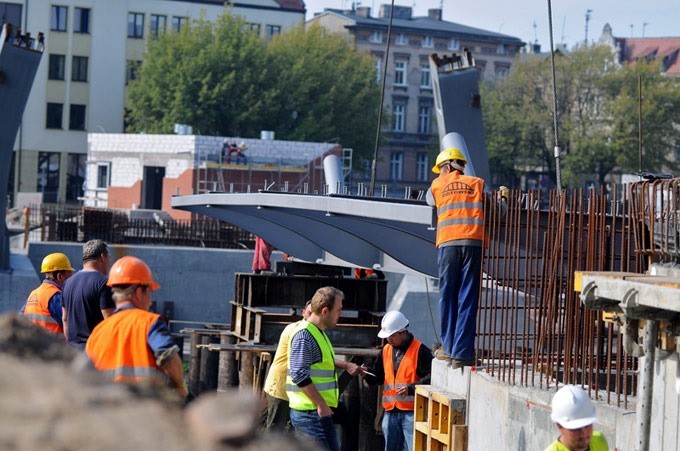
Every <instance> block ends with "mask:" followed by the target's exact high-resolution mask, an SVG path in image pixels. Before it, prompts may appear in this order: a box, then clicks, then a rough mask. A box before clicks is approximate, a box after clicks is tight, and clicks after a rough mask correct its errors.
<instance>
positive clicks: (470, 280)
mask: <svg viewBox="0 0 680 451" xmlns="http://www.w3.org/2000/svg"><path fill="white" fill-rule="evenodd" d="M437 258H438V262H439V309H440V312H441V335H442V347H443V348H444V351H445V352H446V353H447V354H448V355H450V356H451V358H454V359H459V360H474V359H475V330H476V326H477V304H478V302H479V289H480V273H481V269H482V268H481V264H482V248H481V247H479V246H442V247H440V248H439V250H438V255H437Z"/></svg>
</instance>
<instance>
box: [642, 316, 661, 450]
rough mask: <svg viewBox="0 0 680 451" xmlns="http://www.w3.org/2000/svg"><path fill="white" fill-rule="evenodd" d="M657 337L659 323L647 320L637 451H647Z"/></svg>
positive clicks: (643, 345)
mask: <svg viewBox="0 0 680 451" xmlns="http://www.w3.org/2000/svg"><path fill="white" fill-rule="evenodd" d="M658 335H659V322H658V321H654V320H648V321H647V322H646V323H645V329H644V343H643V344H642V348H643V350H644V352H645V357H644V360H643V366H642V372H641V374H642V377H641V379H642V380H641V381H640V386H641V390H640V411H639V413H638V414H639V420H638V446H637V451H649V433H650V430H651V423H652V392H653V391H654V360H655V358H654V357H655V353H656V340H657V338H658Z"/></svg>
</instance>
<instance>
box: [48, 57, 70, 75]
mask: <svg viewBox="0 0 680 451" xmlns="http://www.w3.org/2000/svg"><path fill="white" fill-rule="evenodd" d="M65 65H66V56H64V55H53V54H50V67H49V69H48V71H47V78H48V79H49V80H63V79H64V66H65Z"/></svg>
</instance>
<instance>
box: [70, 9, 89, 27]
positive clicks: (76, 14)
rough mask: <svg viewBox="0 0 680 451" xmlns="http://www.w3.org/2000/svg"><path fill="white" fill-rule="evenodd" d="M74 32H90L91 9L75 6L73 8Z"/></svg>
mask: <svg viewBox="0 0 680 451" xmlns="http://www.w3.org/2000/svg"><path fill="white" fill-rule="evenodd" d="M73 32H74V33H89V32H90V10H89V9H87V8H75V9H74V10H73Z"/></svg>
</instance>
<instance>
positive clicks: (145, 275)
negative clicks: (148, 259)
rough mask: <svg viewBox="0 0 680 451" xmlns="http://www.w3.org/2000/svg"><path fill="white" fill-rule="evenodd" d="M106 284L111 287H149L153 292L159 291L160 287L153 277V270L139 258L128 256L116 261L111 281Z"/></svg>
mask: <svg viewBox="0 0 680 451" xmlns="http://www.w3.org/2000/svg"><path fill="white" fill-rule="evenodd" d="M106 284H107V285H108V286H110V287H113V286H115V285H132V284H135V285H148V286H150V287H151V289H152V290H157V289H159V288H160V287H161V286H160V285H158V284H157V283H156V282H155V281H154V280H153V277H152V276H151V269H149V267H148V266H147V264H146V263H144V262H143V261H142V260H140V259H138V258H137V257H132V256H130V255H126V256H125V257H123V258H120V259H118V260H116V263H114V264H113V266H111V270H110V271H109V281H108V282H106Z"/></svg>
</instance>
